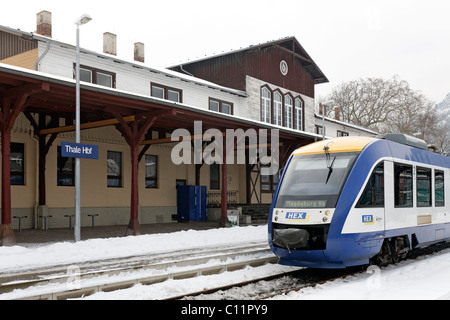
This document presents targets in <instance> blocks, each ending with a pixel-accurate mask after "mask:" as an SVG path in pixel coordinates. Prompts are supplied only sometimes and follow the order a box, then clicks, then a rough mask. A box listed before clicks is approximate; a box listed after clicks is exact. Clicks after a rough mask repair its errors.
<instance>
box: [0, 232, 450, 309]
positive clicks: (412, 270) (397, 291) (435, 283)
mask: <svg viewBox="0 0 450 320" xmlns="http://www.w3.org/2000/svg"><path fill="white" fill-rule="evenodd" d="M262 241H267V226H258V227H236V228H229V229H214V230H207V231H194V230H190V231H181V232H176V233H171V234H154V235H143V236H138V237H126V238H111V239H95V240H87V241H82V242H79V243H72V242H66V243H55V244H47V245H32V246H15V247H11V248H3V247H2V248H0V272H2V273H7V272H8V271H9V270H15V271H18V270H26V269H28V268H35V267H50V266H55V265H61V264H64V265H69V264H77V263H82V262H86V261H97V260H102V259H110V258H118V257H127V256H133V255H145V254H158V253H165V252H168V251H183V250H187V249H193V248H199V249H200V248H204V247H220V246H225V245H236V244H241V243H255V242H262ZM284 268H286V267H284V266H278V265H267V266H262V267H258V268H251V267H248V268H246V269H244V270H239V271H234V272H225V273H222V274H219V275H213V276H202V277H197V278H192V279H184V280H168V281H166V282H164V283H159V284H155V285H151V286H143V285H136V286H134V287H132V288H129V289H125V290H119V291H116V292H111V293H98V294H95V295H93V296H91V297H87V298H90V299H134V300H137V299H161V298H164V297H169V296H174V295H178V294H183V293H187V292H190V291H191V290H192V289H194V290H195V291H197V290H198V291H200V290H202V289H204V288H208V287H210V286H212V285H213V284H220V285H224V284H227V283H228V282H229V281H230V279H233V280H236V281H237V280H241V281H243V280H249V279H252V278H258V277H262V276H264V275H267V274H275V273H278V272H280V270H292V268H290V269H288V268H286V269H284ZM124 277H125V275H124ZM12 298H14V296H11V295H0V299H12ZM236 299H239V296H237V297H236ZM276 299H282V300H297V299H301V300H305V299H316V300H330V299H373V300H378V299H388V300H390V299H411V300H415V299H421V300H422V299H445V300H450V249H447V250H444V251H442V252H438V253H435V254H433V255H431V256H425V257H420V258H418V259H415V260H408V261H404V262H401V263H399V264H396V265H392V266H389V267H387V268H382V269H377V268H373V269H370V270H368V272H367V273H362V274H358V275H356V276H352V277H348V278H345V279H339V280H335V281H332V282H327V283H325V284H323V285H317V286H315V287H311V288H306V289H303V290H301V291H299V292H295V293H290V294H287V295H282V296H278V297H276Z"/></svg>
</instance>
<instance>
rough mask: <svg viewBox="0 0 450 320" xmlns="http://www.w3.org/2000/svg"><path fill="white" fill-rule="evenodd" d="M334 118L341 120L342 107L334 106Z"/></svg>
mask: <svg viewBox="0 0 450 320" xmlns="http://www.w3.org/2000/svg"><path fill="white" fill-rule="evenodd" d="M334 119H336V120H338V121H341V108H339V107H336V108H334Z"/></svg>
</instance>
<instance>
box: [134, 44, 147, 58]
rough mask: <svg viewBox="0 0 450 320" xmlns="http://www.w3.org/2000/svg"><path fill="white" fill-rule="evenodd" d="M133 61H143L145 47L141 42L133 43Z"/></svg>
mask: <svg viewBox="0 0 450 320" xmlns="http://www.w3.org/2000/svg"><path fill="white" fill-rule="evenodd" d="M134 61H138V62H145V48H144V44H143V43H142V42H136V43H135V44H134Z"/></svg>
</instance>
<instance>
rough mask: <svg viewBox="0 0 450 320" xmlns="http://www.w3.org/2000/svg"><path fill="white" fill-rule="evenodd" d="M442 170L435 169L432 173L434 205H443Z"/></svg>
mask: <svg viewBox="0 0 450 320" xmlns="http://www.w3.org/2000/svg"><path fill="white" fill-rule="evenodd" d="M444 191H445V190H444V172H443V171H438V170H436V171H435V173H434V198H435V206H436V207H444V206H445V196H444V195H445V192H444Z"/></svg>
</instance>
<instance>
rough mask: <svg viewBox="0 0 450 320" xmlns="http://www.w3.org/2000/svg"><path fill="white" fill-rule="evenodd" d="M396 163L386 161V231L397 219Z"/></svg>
mask: <svg viewBox="0 0 450 320" xmlns="http://www.w3.org/2000/svg"><path fill="white" fill-rule="evenodd" d="M394 193H395V192H394V162H393V161H388V160H386V161H384V230H388V229H389V228H390V225H391V224H392V223H393V220H394V219H395V216H394V208H395V196H394Z"/></svg>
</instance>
